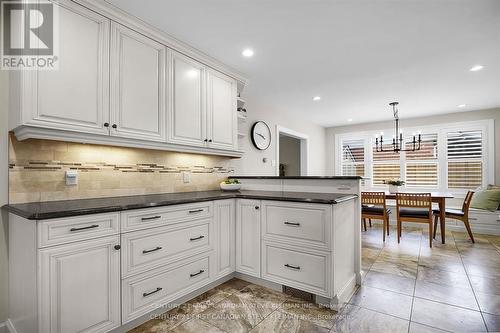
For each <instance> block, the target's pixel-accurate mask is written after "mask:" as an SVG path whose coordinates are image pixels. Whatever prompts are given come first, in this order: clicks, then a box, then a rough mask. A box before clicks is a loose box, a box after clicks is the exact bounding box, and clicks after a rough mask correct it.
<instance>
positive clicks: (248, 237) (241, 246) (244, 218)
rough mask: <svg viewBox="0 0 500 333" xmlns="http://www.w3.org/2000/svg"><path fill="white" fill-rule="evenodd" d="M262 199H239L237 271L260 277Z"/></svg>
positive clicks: (237, 214)
mask: <svg viewBox="0 0 500 333" xmlns="http://www.w3.org/2000/svg"><path fill="white" fill-rule="evenodd" d="M260 204H261V202H260V200H247V199H238V200H237V211H236V271H237V272H240V273H244V274H248V275H251V276H255V277H259V278H260V221H261V214H260V212H261V209H260Z"/></svg>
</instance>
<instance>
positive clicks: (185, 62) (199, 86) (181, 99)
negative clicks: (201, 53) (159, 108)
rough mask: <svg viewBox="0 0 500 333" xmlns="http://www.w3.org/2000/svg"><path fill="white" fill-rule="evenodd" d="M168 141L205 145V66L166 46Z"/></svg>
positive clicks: (198, 145)
mask: <svg viewBox="0 0 500 333" xmlns="http://www.w3.org/2000/svg"><path fill="white" fill-rule="evenodd" d="M168 58H169V67H170V70H169V90H170V92H169V95H170V100H169V107H168V112H167V113H168V117H167V126H168V142H169V143H175V144H181V145H190V146H197V147H205V146H206V144H207V141H208V139H207V129H206V116H207V115H206V69H205V66H204V65H203V64H201V63H199V62H197V61H195V60H193V59H191V58H189V57H186V56H184V55H182V54H180V53H178V52H175V51H171V50H169V55H168Z"/></svg>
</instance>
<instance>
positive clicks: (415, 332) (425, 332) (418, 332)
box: [409, 322, 447, 333]
mask: <svg viewBox="0 0 500 333" xmlns="http://www.w3.org/2000/svg"><path fill="white" fill-rule="evenodd" d="M445 332H447V331H443V330H440V329H439V328H435V327H430V326H426V325H422V324H419V323H415V322H411V323H410V330H409V333H445Z"/></svg>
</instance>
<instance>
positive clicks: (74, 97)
mask: <svg viewBox="0 0 500 333" xmlns="http://www.w3.org/2000/svg"><path fill="white" fill-rule="evenodd" d="M54 5H55V6H58V9H59V20H60V26H61V27H64V29H61V30H60V31H59V52H58V55H57V56H58V60H57V63H56V65H57V66H58V69H54V70H24V71H12V73H11V75H10V80H11V84H10V86H11V87H12V89H11V90H10V98H9V101H10V104H11V105H10V114H9V122H10V124H9V129H10V130H12V131H13V132H14V134H15V135H16V137H17V138H18V140H25V139H31V138H36V139H49V140H62V141H72V142H80V143H81V142H83V143H95V144H105V145H113V146H126V147H137V148H149V149H160V150H170V151H182V152H190V153H206V154H213V155H223V156H231V157H240V156H242V152H241V151H238V139H237V126H238V123H237V111H236V109H237V89H238V84H240V85H243V84H244V83H243V81H242V77H241V76H239V75H237V73H235V72H234V71H232V70H231V69H230V68H227V66H223V65H222V64H217V62H216V61H215V60H213V59H211V58H208V57H205V56H202V55H200V54H199V53H198V52H194V51H192V50H191V49H183V48H182V47H180V46H179V44H178V43H177V42H175V43H173V41H171V40H169V39H168V37H165V36H163V35H161V34H159V33H158V32H157V31H156V32H155V31H154V29H151V28H150V27H148V26H147V25H145V24H144V23H141V22H136V21H134V19H133V18H130V17H128V18H126V17H122V16H120V15H117V13H115V12H114V11H113V9H112V8H107V7H106V6H105V5H103V6H101V5H99V6H97V5H96V4H95V3H94V2H92V1H87V0H79V1H78V3H76V2H73V1H70V0H61V1H57V2H54ZM96 6H97V7H96ZM169 42H171V43H173V44H172V45H173V46H172V48H171V46H170V44H169ZM174 48H176V49H179V50H180V51H181V52H179V51H177V50H176V49H174ZM190 50H191V52H190ZM186 54H188V55H191V57H190V56H188V55H186ZM216 68H217V69H216ZM223 72H224V73H226V74H230V75H226V74H224V73H223ZM235 78H238V81H237V80H236V79H235Z"/></svg>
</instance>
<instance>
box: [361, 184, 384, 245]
mask: <svg viewBox="0 0 500 333" xmlns="http://www.w3.org/2000/svg"><path fill="white" fill-rule="evenodd" d="M390 213H391V210H390V209H388V208H387V205H386V200H385V192H361V219H362V222H363V225H364V228H365V231H366V219H368V220H369V221H370V226H371V220H372V219H374V220H382V221H383V225H384V226H383V229H384V233H383V234H384V236H383V239H384V242H385V233H386V232H387V235H389V214H390Z"/></svg>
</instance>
